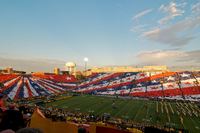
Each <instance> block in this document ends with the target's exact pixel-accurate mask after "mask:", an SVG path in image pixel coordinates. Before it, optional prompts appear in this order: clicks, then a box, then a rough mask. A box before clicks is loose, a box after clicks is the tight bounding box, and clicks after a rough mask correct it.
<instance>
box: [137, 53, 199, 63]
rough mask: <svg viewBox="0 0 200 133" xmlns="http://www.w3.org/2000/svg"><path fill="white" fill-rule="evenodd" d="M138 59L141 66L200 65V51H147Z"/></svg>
mask: <svg viewBox="0 0 200 133" xmlns="http://www.w3.org/2000/svg"><path fill="white" fill-rule="evenodd" d="M136 57H137V59H138V62H139V64H141V65H167V66H181V65H195V66H199V65H200V58H199V57H200V50H194V51H186V52H185V51H178V50H155V51H145V52H141V53H139V54H138V55H137V56H136Z"/></svg>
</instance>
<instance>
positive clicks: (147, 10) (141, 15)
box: [132, 9, 153, 20]
mask: <svg viewBox="0 0 200 133" xmlns="http://www.w3.org/2000/svg"><path fill="white" fill-rule="evenodd" d="M152 11H153V10H152V9H146V10H144V11H141V12H139V13H138V14H136V15H135V16H133V18H132V19H133V20H136V19H139V18H141V17H143V16H145V15H146V14H148V13H150V12H152Z"/></svg>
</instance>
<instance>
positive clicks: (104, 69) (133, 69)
mask: <svg viewBox="0 0 200 133" xmlns="http://www.w3.org/2000/svg"><path fill="white" fill-rule="evenodd" d="M166 71H169V69H168V68H167V66H144V67H133V66H116V67H93V68H92V69H89V70H87V71H86V72H85V73H86V74H85V75H91V74H92V73H103V72H106V73H115V72H147V73H148V72H151V73H155V74H156V73H161V72H166Z"/></svg>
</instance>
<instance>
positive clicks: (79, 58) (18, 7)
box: [0, 0, 200, 71]
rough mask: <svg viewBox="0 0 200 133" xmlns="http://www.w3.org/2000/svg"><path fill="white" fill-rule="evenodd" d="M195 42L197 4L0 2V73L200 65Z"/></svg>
mask: <svg viewBox="0 0 200 133" xmlns="http://www.w3.org/2000/svg"><path fill="white" fill-rule="evenodd" d="M199 42H200V1H199V0H177V1H175V0H165V1H164V0H1V1H0V46H1V48H0V60H1V59H4V60H5V59H7V62H6V63H3V62H2V61H1V63H0V67H5V66H6V65H9V66H13V67H17V68H18V69H26V68H25V67H26V63H28V62H30V61H33V62H37V64H38V68H37V70H38V69H40V65H41V64H44V63H43V62H47V64H48V63H50V64H52V61H53V64H54V65H55V66H56V65H58V66H61V64H62V62H67V61H74V62H76V63H77V64H78V65H83V64H84V63H83V58H84V57H88V58H89V65H90V66H105V65H165V64H166V65H172V64H173V65H191V64H192V65H199V64H200V59H199V57H198V56H200V45H199ZM13 60H15V61H16V62H19V63H18V64H17V63H13ZM188 61H189V62H188ZM20 62H21V63H20ZM22 62H23V63H24V64H22ZM25 62H26V63H25ZM20 64H21V65H20ZM63 65H64V64H63ZM28 67H29V68H30V70H33V71H34V70H36V65H34V66H31V65H29V66H28ZM52 67H53V66H52ZM41 70H43V69H42V68H41Z"/></svg>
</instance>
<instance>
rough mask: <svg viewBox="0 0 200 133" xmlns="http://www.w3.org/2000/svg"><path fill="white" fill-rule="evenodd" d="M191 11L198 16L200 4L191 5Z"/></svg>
mask: <svg viewBox="0 0 200 133" xmlns="http://www.w3.org/2000/svg"><path fill="white" fill-rule="evenodd" d="M191 9H192V13H194V14H200V2H198V3H196V4H194V5H192V7H191Z"/></svg>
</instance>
